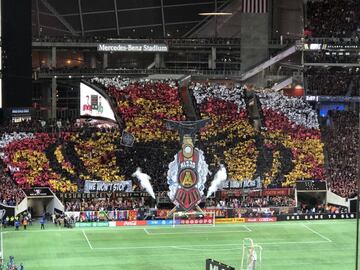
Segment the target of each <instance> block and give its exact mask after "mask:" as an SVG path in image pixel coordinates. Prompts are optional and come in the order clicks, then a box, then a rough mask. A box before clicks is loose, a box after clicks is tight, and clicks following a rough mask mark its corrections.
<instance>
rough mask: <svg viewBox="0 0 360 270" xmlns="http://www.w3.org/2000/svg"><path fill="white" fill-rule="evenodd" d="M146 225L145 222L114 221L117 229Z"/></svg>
mask: <svg viewBox="0 0 360 270" xmlns="http://www.w3.org/2000/svg"><path fill="white" fill-rule="evenodd" d="M144 225H147V221H146V220H129V221H116V226H117V227H123V226H131V227H132V226H144Z"/></svg>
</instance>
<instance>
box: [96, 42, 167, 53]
mask: <svg viewBox="0 0 360 270" xmlns="http://www.w3.org/2000/svg"><path fill="white" fill-rule="evenodd" d="M97 50H98V51H99V52H167V51H169V48H168V46H167V45H166V44H136V43H121V44H117V43H100V44H98V46H97Z"/></svg>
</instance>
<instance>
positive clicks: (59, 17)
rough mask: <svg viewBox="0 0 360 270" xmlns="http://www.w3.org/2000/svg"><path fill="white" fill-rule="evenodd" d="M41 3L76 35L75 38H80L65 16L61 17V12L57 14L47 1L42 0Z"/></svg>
mask: <svg viewBox="0 0 360 270" xmlns="http://www.w3.org/2000/svg"><path fill="white" fill-rule="evenodd" d="M41 2H42V3H43V5H44V6H45V7H46V8H47V9H48V10H49V11H50V12H51V13H53V14H54V15H55V17H56V18H57V19H58V20H59V21H60V22H61V23H62V24H63V25H64V26H65V27H66V29H68V30H69V32H70V33H71V34H72V35H74V36H78V35H79V34H78V33H77V32H76V31H75V29H74V28H73V27H72V26H71V25H70V24H69V23H68V22H67V20H65V19H64V17H63V16H61V15H60V14H59V12H57V10H56V9H55V8H54V7H53V6H52V5H50V4H49V3H48V2H47V0H41Z"/></svg>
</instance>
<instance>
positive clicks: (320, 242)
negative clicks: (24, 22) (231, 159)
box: [94, 241, 329, 250]
mask: <svg viewBox="0 0 360 270" xmlns="http://www.w3.org/2000/svg"><path fill="white" fill-rule="evenodd" d="M324 243H329V241H304V242H296V241H294V242H262V243H256V244H258V245H274V246H280V245H294V244H297V245H300V244H324ZM223 246H233V247H236V246H238V247H239V248H240V247H241V248H242V244H213V245H182V246H137V247H131V246H130V247H129V246H126V247H99V248H94V249H95V250H112V249H119V250H127V249H154V250H156V249H169V248H173V249H181V248H189V249H190V248H193V249H194V248H203V247H223Z"/></svg>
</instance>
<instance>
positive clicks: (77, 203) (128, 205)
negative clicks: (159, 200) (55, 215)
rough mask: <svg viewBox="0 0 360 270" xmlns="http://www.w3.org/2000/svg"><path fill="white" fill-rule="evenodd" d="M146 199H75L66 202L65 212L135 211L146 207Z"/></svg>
mask: <svg viewBox="0 0 360 270" xmlns="http://www.w3.org/2000/svg"><path fill="white" fill-rule="evenodd" d="M144 201H145V198H116V199H113V198H106V199H105V198H103V199H92V200H86V199H83V200H80V199H73V200H68V201H66V202H65V211H71V212H73V211H102V210H108V211H112V210H133V209H139V208H143V207H144Z"/></svg>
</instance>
